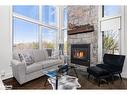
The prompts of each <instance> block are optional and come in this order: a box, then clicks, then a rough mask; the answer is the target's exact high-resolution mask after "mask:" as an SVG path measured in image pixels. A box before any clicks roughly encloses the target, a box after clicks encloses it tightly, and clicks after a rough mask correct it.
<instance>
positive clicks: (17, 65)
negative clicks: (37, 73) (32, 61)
mask: <svg viewBox="0 0 127 95" xmlns="http://www.w3.org/2000/svg"><path fill="white" fill-rule="evenodd" d="M11 64H12V72H13V76H14V77H15V78H16V79H17V80H18V82H19V83H21V81H23V80H24V79H25V74H26V64H25V63H24V62H20V61H18V60H12V61H11Z"/></svg>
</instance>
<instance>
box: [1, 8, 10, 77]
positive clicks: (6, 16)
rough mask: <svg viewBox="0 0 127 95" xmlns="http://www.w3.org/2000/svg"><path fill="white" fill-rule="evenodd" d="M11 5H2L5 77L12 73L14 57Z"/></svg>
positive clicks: (2, 45)
mask: <svg viewBox="0 0 127 95" xmlns="http://www.w3.org/2000/svg"><path fill="white" fill-rule="evenodd" d="M10 9H11V7H10V6H0V74H3V73H5V76H4V78H7V77H10V76H11V75H12V71H11V67H10V60H11V57H12V36H11V35H12V32H11V30H12V29H11V25H12V24H11V23H12V17H11V10H10Z"/></svg>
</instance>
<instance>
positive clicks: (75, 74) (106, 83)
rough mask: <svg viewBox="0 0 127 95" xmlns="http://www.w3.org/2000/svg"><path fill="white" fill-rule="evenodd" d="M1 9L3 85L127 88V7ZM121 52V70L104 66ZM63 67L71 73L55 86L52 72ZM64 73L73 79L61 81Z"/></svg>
mask: <svg viewBox="0 0 127 95" xmlns="http://www.w3.org/2000/svg"><path fill="white" fill-rule="evenodd" d="M0 11H1V16H0V21H1V24H0V26H1V28H0V31H1V32H0V38H1V39H2V40H0V44H1V47H0V65H1V66H0V76H1V80H0V82H1V83H0V84H1V85H2V87H1V89H14V90H15V89H17V90H20V89H24V90H26V89H30V90H31V89H39V90H45V89H59V87H60V88H61V89H78V90H80V89H127V79H126V78H127V62H126V55H127V50H126V48H127V44H126V41H127V38H126V36H127V33H126V32H125V31H127V24H126V23H127V17H126V15H127V6H125V5H7V6H5V5H0ZM109 56H110V57H109ZM114 56H116V58H114ZM25 57H26V58H25ZM121 57H122V58H123V59H122V62H120V64H122V65H119V66H120V67H121V70H120V71H118V72H117V73H116V72H115V73H111V72H110V71H109V70H107V69H108V68H105V67H104V68H100V67H102V66H100V64H103V63H104V64H105V63H106V64H107V63H108V62H109V61H110V62H112V63H111V65H112V64H114V62H116V63H117V60H118V61H119V60H121ZM124 59H125V60H124ZM113 60H114V61H113ZM108 64H109V63H108ZM98 65H99V66H100V67H99V66H98ZM117 65H118V64H117ZM61 66H63V67H61ZM64 66H67V67H66V68H65V67H64ZM106 66H107V65H106ZM113 66H114V65H113ZM93 67H94V68H93ZM61 68H62V69H66V70H67V72H64V74H63V70H62V74H60V76H58V80H57V78H56V79H55V83H54V84H55V85H54V84H53V83H52V79H53V78H52V74H53V71H56V70H57V71H60V70H61ZM111 68H113V67H112V66H111ZM115 69H116V68H115ZM66 70H65V71H66ZM94 70H95V71H94ZM105 70H106V71H105ZM60 72H61V71H60ZM98 72H99V75H97V74H98ZM51 73H52V74H51ZM55 73H56V72H55ZM57 73H58V72H57ZM65 73H67V75H66V74H65ZM95 73H96V74H95ZM100 73H102V75H100ZM62 75H63V76H62ZM89 75H90V77H89V78H88V76H89ZM96 75H97V76H96ZM61 76H62V78H64V77H69V78H72V79H73V82H69V83H70V85H67V86H63V85H64V84H65V83H64V82H65V81H64V82H63V83H61V84H60V83H59V82H60V78H61ZM50 77H51V78H50ZM55 77H56V76H55ZM112 77H113V78H112ZM98 78H99V80H98ZM50 79H51V80H50ZM56 80H57V81H56ZM98 81H99V82H98ZM56 82H58V84H57V83H56ZM66 83H67V84H68V82H67V81H66ZM98 83H99V84H98ZM61 85H62V86H61ZM72 86H73V87H72ZM69 87H70V88H69Z"/></svg>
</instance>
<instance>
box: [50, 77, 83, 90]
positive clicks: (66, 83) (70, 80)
mask: <svg viewBox="0 0 127 95" xmlns="http://www.w3.org/2000/svg"><path fill="white" fill-rule="evenodd" d="M48 81H49V83H50V84H51V85H52V88H53V89H55V84H56V78H55V77H53V78H48ZM80 87H81V85H80V84H79V82H78V78H76V77H73V76H69V75H64V76H61V77H60V78H59V79H58V89H60V90H67V89H68V90H71V89H73V90H74V89H77V88H80Z"/></svg>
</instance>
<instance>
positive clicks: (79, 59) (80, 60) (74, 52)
mask: <svg viewBox="0 0 127 95" xmlns="http://www.w3.org/2000/svg"><path fill="white" fill-rule="evenodd" d="M71 63H74V64H78V65H83V66H90V44H72V45H71Z"/></svg>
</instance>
